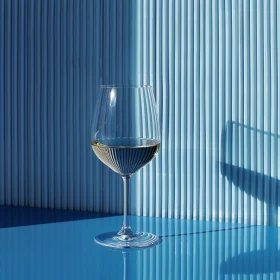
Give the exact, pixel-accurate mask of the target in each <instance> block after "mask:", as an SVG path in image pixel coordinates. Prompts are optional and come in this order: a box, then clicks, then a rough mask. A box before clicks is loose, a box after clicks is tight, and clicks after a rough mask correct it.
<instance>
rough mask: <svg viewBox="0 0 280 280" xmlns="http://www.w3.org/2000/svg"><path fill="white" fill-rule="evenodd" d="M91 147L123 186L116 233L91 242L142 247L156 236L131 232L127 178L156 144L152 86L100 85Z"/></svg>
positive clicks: (147, 159)
mask: <svg viewBox="0 0 280 280" xmlns="http://www.w3.org/2000/svg"><path fill="white" fill-rule="evenodd" d="M91 146H92V149H93V151H94V153H95V155H96V156H97V157H98V158H99V159H100V160H101V161H102V162H103V163H104V164H106V165H107V166H108V167H110V168H111V169H112V170H113V171H115V172H116V173H118V174H120V175H121V177H122V179H123V187H124V209H123V212H124V217H123V225H122V228H121V230H120V231H119V232H108V233H102V234H100V235H98V236H96V237H95V242H96V243H98V244H100V245H103V246H107V247H111V248H118V249H124V248H146V247H152V246H155V245H157V244H158V243H160V239H159V237H157V236H156V235H154V234H152V233H147V232H134V231H132V229H131V227H130V224H129V219H128V197H129V187H130V186H129V185H130V177H131V176H132V175H133V174H134V173H135V172H137V171H138V170H139V169H141V168H142V167H143V166H145V165H146V164H148V163H149V162H150V161H151V160H152V159H153V158H154V157H155V156H156V155H157V153H158V151H159V147H160V132H159V122H158V116H157V111H156V103H155V99H154V95H153V91H152V87H151V86H148V85H144V86H140V85H135V86H134V85H103V86H101V87H100V94H99V97H98V99H97V103H96V107H95V111H94V116H93V121H92V127H91Z"/></svg>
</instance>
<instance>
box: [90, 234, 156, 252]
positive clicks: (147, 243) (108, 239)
mask: <svg viewBox="0 0 280 280" xmlns="http://www.w3.org/2000/svg"><path fill="white" fill-rule="evenodd" d="M94 241H95V242H96V243H97V244H99V245H102V246H106V247H110V248H114V249H141V248H151V247H154V246H156V245H158V244H160V243H161V238H159V237H158V236H156V235H154V234H152V233H148V232H135V233H134V235H133V236H131V237H129V238H126V239H124V238H123V237H122V236H121V235H119V234H118V232H107V233H102V234H99V235H97V236H96V237H95V238H94Z"/></svg>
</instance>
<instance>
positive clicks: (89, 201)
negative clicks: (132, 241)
mask: <svg viewBox="0 0 280 280" xmlns="http://www.w3.org/2000/svg"><path fill="white" fill-rule="evenodd" d="M130 9H131V3H130V1H126V0H125V1H113V2H112V1H109V0H107V1H91V0H85V1H84V0H61V1H55V0H50V1H44V0H38V1H37V0H36V1H35V0H13V1H9V0H3V1H0V79H1V81H0V154H1V156H0V204H1V205H21V206H23V205H24V206H32V207H48V208H58V209H60V208H61V209H75V210H89V211H106V212H109V211H110V212H112V213H116V212H118V213H121V212H122V186H121V183H122V180H121V178H119V177H118V176H117V175H116V174H113V172H111V171H110V170H109V169H108V168H107V167H105V166H103V164H101V163H100V162H99V160H98V159H97V158H96V157H95V156H94V154H93V152H92V150H91V145H90V136H89V135H90V124H91V118H92V110H93V108H94V105H95V99H96V96H97V94H98V90H99V86H100V84H108V83H110V84H116V83H128V82H129V78H128V77H129V76H128V75H129V69H130V67H128V66H129V63H128V62H129V57H130V41H131V34H130V33H131V30H130V22H131V16H130ZM127 65H128V66H127Z"/></svg>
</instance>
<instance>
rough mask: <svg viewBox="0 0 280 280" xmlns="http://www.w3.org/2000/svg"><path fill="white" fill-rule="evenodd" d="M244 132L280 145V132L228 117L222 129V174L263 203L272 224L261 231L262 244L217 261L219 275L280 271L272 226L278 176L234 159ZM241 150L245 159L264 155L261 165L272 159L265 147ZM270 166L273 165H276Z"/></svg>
mask: <svg viewBox="0 0 280 280" xmlns="http://www.w3.org/2000/svg"><path fill="white" fill-rule="evenodd" d="M244 135H246V136H247V138H246V139H248V140H249V141H254V142H255V143H254V145H255V146H256V142H257V141H259V142H260V141H261V142H262V143H265V142H270V143H274V145H278V146H279V143H280V135H276V134H273V133H270V132H266V131H263V130H260V129H257V128H253V127H249V126H247V125H244V124H241V123H237V122H233V121H229V122H228V123H227V125H226V127H225V129H224V130H223V133H222V147H221V158H222V160H221V162H220V169H221V174H222V175H223V176H225V177H226V178H227V180H228V181H229V182H230V183H232V184H233V186H232V187H236V188H238V189H239V190H241V191H242V192H243V193H244V194H246V195H247V196H248V197H249V199H251V198H253V199H256V200H258V201H261V202H262V203H264V204H265V205H266V207H267V211H266V217H264V218H265V219H266V221H267V225H273V226H274V227H263V228H264V231H263V233H262V234H261V236H260V237H259V238H261V239H263V241H262V244H263V248H253V249H251V250H249V251H247V252H242V253H239V254H237V255H236V256H233V257H230V258H228V259H227V260H226V261H224V262H222V263H221V264H220V273H221V274H222V275H227V274H229V275H235V274H265V273H275V272H279V271H280V262H279V260H280V251H279V250H278V248H279V242H278V228H277V227H275V226H276V225H277V212H278V207H279V205H280V200H279V199H278V197H277V195H276V194H277V192H278V188H279V187H280V180H279V179H278V178H274V177H272V176H270V173H271V170H269V169H265V168H262V170H263V172H259V169H258V168H256V165H255V168H254V170H251V169H250V168H249V166H250V164H248V165H247V167H246V168H245V167H244V166H238V163H237V162H236V161H234V160H233V155H232V151H233V147H235V149H236V147H237V148H240V147H241V146H242V145H243V147H244V146H245V145H244V144H242V143H241V141H244ZM240 136H242V137H240ZM240 139H242V140H240ZM257 139H258V140H257ZM251 144H252V143H251V142H249V143H246V147H248V146H251ZM263 148H264V145H263ZM244 153H247V154H246V157H247V160H248V162H250V161H251V158H254V159H257V158H263V160H264V162H263V163H262V164H261V166H264V165H265V164H266V165H267V166H269V164H270V162H271V159H270V158H269V155H267V154H266V153H265V151H264V149H263V150H262V149H256V148H255V149H250V151H244ZM254 153H255V154H254ZM243 164H244V162H243ZM255 164H256V163H255ZM272 167H273V168H276V167H275V166H272ZM256 170H257V171H256ZM265 188H266V189H265ZM249 222H250V221H249ZM253 222H254V221H253Z"/></svg>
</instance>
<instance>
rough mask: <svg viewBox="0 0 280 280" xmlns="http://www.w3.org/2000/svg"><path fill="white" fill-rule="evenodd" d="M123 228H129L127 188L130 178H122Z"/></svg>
mask: <svg viewBox="0 0 280 280" xmlns="http://www.w3.org/2000/svg"><path fill="white" fill-rule="evenodd" d="M122 178H123V227H124V228H129V227H130V224H129V219H128V215H127V212H128V199H129V188H130V176H123V177H122Z"/></svg>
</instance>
